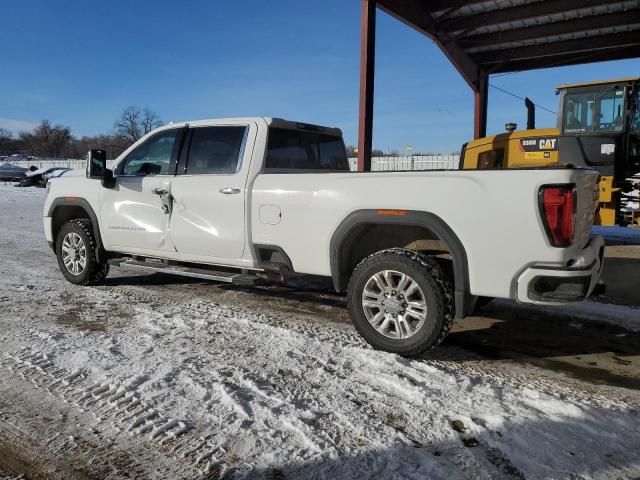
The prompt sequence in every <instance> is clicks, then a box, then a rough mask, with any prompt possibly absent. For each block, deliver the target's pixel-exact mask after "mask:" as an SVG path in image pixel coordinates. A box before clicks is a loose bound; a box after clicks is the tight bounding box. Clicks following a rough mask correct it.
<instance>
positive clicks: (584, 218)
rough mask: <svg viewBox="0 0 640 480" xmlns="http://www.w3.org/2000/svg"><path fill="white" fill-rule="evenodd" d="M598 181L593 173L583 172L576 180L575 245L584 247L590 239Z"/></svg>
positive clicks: (595, 207) (596, 174)
mask: <svg viewBox="0 0 640 480" xmlns="http://www.w3.org/2000/svg"><path fill="white" fill-rule="evenodd" d="M598 179H599V174H598V172H595V171H584V173H583V174H582V175H580V176H579V177H578V179H577V180H576V194H577V202H578V203H577V209H576V230H575V243H576V245H579V246H580V247H584V246H585V245H586V244H587V243H588V242H589V240H590V239H591V227H592V225H593V220H594V218H595V214H596V210H597V208H598V198H599V197H598Z"/></svg>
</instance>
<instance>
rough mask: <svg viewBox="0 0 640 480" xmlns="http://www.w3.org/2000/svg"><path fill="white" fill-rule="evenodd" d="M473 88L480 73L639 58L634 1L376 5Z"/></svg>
mask: <svg viewBox="0 0 640 480" xmlns="http://www.w3.org/2000/svg"><path fill="white" fill-rule="evenodd" d="M377 6H378V8H380V9H382V10H383V11H385V12H387V13H389V14H390V15H392V16H394V17H395V18H397V19H398V20H400V21H402V22H404V23H406V24H408V25H409V26H411V27H412V28H415V29H416V30H418V31H420V32H422V33H424V34H425V35H427V36H428V37H430V38H432V39H433V40H434V41H435V42H436V43H437V45H438V46H439V47H440V48H441V49H442V50H443V51H444V53H445V54H446V55H447V57H448V58H449V59H450V60H451V61H452V63H453V64H454V65H455V66H456V68H458V70H459V71H460V73H461V74H462V75H463V77H464V78H465V80H466V81H467V82H468V83H469V84H470V85H471V86H472V87H473V88H474V89H477V88H478V83H477V82H478V79H480V78H481V77H482V76H483V75H486V74H494V73H501V72H511V71H522V70H532V69H537V68H548V67H556V66H562V65H575V64H579V63H591V62H598V61H605V60H619V59H625V58H634V57H639V56H640V1H639V0H628V1H606V0H485V1H482V0H378V1H377Z"/></svg>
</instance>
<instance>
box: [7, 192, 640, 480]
mask: <svg viewBox="0 0 640 480" xmlns="http://www.w3.org/2000/svg"><path fill="white" fill-rule="evenodd" d="M44 195H45V192H44V191H42V190H36V189H33V188H30V189H18V188H13V187H10V186H0V326H1V327H2V328H1V330H0V479H2V478H3V475H4V476H6V477H8V478H13V477H15V476H18V475H24V476H25V478H33V479H39V478H60V479H76V478H77V479H85V478H96V479H97V478H100V479H118V478H141V479H142V478H156V479H164V478H170V479H175V478H185V479H191V478H202V479H216V478H217V479H220V478H255V479H259V478H267V479H298V478H301V479H306V478H313V479H325V478H326V479H336V478H372V479H373V478H375V479H386V478H390V479H391V478H393V479H405V478H406V479H414V478H415V479H421V478H442V479H455V478H474V479H476V478H477V479H483V478H484V479H494V478H498V479H500V478H505V479H512V478H517V479H521V478H528V479H531V478H572V479H578V478H602V479H621V478H629V479H632V478H638V477H640V455H638V451H640V394H639V389H640V355H639V354H640V341H639V339H638V333H637V332H638V323H639V322H640V320H639V319H640V310H638V309H637V308H634V307H629V306H625V307H622V306H616V305H609V304H605V303H592V302H587V303H584V304H581V305H579V306H573V307H571V308H569V309H549V308H531V307H524V306H520V305H515V304H513V303H510V302H505V301H500V302H494V303H492V304H490V305H489V306H488V307H486V308H485V309H484V310H482V312H481V315H479V316H476V317H472V318H469V319H467V320H465V321H463V322H458V323H457V324H456V326H455V328H454V331H453V332H452V334H451V335H450V336H449V337H448V339H447V340H446V341H445V343H444V344H443V345H442V346H441V347H440V348H439V349H438V350H436V351H435V352H433V353H431V354H429V355H426V356H425V357H424V358H422V359H415V360H406V359H403V358H401V357H398V356H395V355H390V354H386V353H382V352H377V351H374V350H372V349H370V348H369V347H368V346H367V345H366V344H365V343H364V342H363V341H362V340H361V339H360V338H359V337H358V335H357V334H356V332H355V330H354V329H353V327H352V326H351V324H350V322H349V318H348V315H347V312H346V310H345V301H344V297H342V296H340V295H336V294H335V293H333V292H331V291H330V290H329V289H327V288H326V287H325V286H324V285H323V284H322V283H321V282H318V283H317V284H315V285H312V286H311V287H309V286H307V288H306V289H304V290H303V289H301V288H296V286H295V284H293V285H289V286H288V287H282V286H273V287H260V288H251V289H240V288H236V287H229V286H223V285H215V284H211V283H206V282H201V281H193V280H189V279H182V278H178V277H169V276H165V275H159V274H157V275H147V276H142V275H137V274H133V273H131V272H129V271H126V270H122V271H113V272H112V274H111V275H110V276H109V278H108V282H107V284H106V285H104V286H100V287H87V288H79V287H75V286H73V285H71V284H69V283H67V282H65V281H64V279H63V278H62V276H61V274H60V273H59V271H58V269H57V264H56V261H55V258H54V256H53V254H52V253H51V251H50V250H49V248H48V246H47V245H46V242H45V241H44V237H43V233H42V227H41V221H40V216H41V209H42V204H43V201H44Z"/></svg>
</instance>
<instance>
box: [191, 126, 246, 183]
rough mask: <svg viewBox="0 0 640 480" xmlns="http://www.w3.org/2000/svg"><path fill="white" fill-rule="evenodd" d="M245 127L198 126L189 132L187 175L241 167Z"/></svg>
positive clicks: (225, 171) (213, 172) (234, 169)
mask: <svg viewBox="0 0 640 480" xmlns="http://www.w3.org/2000/svg"><path fill="white" fill-rule="evenodd" d="M245 131H246V127H244V126H216V127H197V128H193V129H192V130H191V134H190V135H189V137H190V141H189V151H188V154H187V165H186V171H185V173H186V174H187V175H203V174H230V173H236V172H237V171H238V170H239V167H240V154H241V151H242V145H243V143H244V137H245Z"/></svg>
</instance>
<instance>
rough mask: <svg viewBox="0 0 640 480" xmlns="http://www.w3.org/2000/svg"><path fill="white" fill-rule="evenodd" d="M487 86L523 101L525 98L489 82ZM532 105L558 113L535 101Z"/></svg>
mask: <svg viewBox="0 0 640 480" xmlns="http://www.w3.org/2000/svg"><path fill="white" fill-rule="evenodd" d="M489 86H490V87H491V88H495V89H496V90H499V91H501V92H502V93H506V94H507V95H511V96H512V97H515V98H518V99H520V100H522V101H523V102H524V100H525V99H524V97H521V96H520V95H516V94H515V93H512V92H509V91H507V90H505V89H504V88H500V87H496V86H495V85H492V84H491V83H490V84H489ZM534 105H535V106H536V107H537V108H541V109H542V110H546V111H547V112H549V113H553V114H554V115H558V112H554V111H553V110H551V109H550V108H547V107H543V106H542V105H538V104H537V103H535V102H534Z"/></svg>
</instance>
